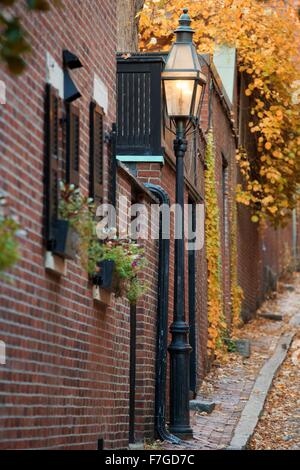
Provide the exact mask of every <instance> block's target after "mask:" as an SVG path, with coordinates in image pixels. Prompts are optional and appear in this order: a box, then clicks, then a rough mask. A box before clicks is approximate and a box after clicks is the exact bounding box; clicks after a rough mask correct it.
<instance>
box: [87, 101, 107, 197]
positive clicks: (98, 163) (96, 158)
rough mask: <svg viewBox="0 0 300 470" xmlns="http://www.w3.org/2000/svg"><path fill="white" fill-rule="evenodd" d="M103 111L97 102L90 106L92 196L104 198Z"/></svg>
mask: <svg viewBox="0 0 300 470" xmlns="http://www.w3.org/2000/svg"><path fill="white" fill-rule="evenodd" d="M103 140H104V136H103V111H102V109H101V108H100V107H99V106H97V105H96V104H95V103H91V107H90V197H92V198H93V199H94V200H95V201H96V202H102V200H103Z"/></svg>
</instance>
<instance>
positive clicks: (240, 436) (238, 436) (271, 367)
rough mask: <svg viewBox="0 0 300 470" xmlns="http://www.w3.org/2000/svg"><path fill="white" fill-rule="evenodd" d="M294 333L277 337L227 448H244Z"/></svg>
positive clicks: (253, 429)
mask: <svg viewBox="0 0 300 470" xmlns="http://www.w3.org/2000/svg"><path fill="white" fill-rule="evenodd" d="M294 335H295V333H291V334H286V335H283V336H281V337H280V338H279V341H278V343H277V346H276V349H275V352H274V354H273V356H272V357H270V359H268V361H267V362H266V363H265V364H264V366H263V367H262V368H261V370H260V372H259V375H258V377H257V379H256V382H255V384H254V387H253V389H252V392H251V394H250V397H249V400H248V402H247V404H246V406H245V408H244V410H243V412H242V414H241V417H240V420H239V422H238V424H237V427H236V428H235V431H234V435H233V437H232V439H231V442H230V444H229V446H228V447H227V450H245V449H246V448H247V445H248V443H249V441H250V439H251V437H252V435H253V433H254V431H255V428H256V425H257V423H258V420H259V418H260V415H261V413H262V411H263V408H264V404H265V401H266V398H267V395H268V392H269V390H270V388H271V385H272V383H273V380H274V377H275V376H276V374H277V371H278V369H279V367H280V366H281V364H282V363H283V361H284V360H285V358H286V355H287V353H288V350H289V347H290V345H291V343H292V340H293V338H294Z"/></svg>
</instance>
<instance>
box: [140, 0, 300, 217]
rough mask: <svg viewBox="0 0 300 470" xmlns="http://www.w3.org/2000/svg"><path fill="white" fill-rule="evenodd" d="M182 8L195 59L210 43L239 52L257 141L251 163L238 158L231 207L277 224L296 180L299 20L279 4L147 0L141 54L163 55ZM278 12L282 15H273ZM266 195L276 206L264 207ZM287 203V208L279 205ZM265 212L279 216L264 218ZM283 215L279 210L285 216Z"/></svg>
mask: <svg viewBox="0 0 300 470" xmlns="http://www.w3.org/2000/svg"><path fill="white" fill-rule="evenodd" d="M184 6H188V7H189V13H190V15H191V18H192V20H193V28H194V29H195V31H196V33H195V35H194V39H195V43H196V45H197V47H198V51H199V52H205V53H208V52H211V51H213V50H214V48H215V44H216V43H218V44H228V45H232V46H233V47H236V48H237V49H238V56H237V67H238V70H239V72H240V73H243V74H244V78H245V83H246V87H245V89H242V91H241V92H242V93H245V95H246V96H247V97H248V101H249V108H250V109H249V113H251V118H250V119H249V121H250V122H249V134H250V133H251V134H252V136H253V139H252V140H253V142H254V139H255V141H256V152H253V155H249V158H247V156H245V154H240V153H238V154H237V157H236V158H237V161H238V162H239V167H240V170H241V174H242V177H243V178H244V180H245V183H246V184H245V186H244V187H245V188H246V189H245V190H244V191H242V190H240V191H238V194H237V200H238V201H239V202H241V203H243V204H246V205H247V206H249V207H250V208H251V209H252V213H253V214H254V215H257V216H258V217H259V218H260V219H261V220H262V219H264V218H267V217H268V218H269V219H270V220H271V221H274V223H275V222H276V223H277V222H278V221H280V220H281V218H282V217H283V219H284V218H285V217H286V215H287V214H288V212H289V210H290V208H292V206H293V204H294V202H293V201H294V198H293V195H294V194H295V192H296V189H297V182H298V181H300V150H299V148H300V108H299V104H297V102H298V101H299V99H298V98H299V96H298V94H299V93H298V89H299V80H300V72H299V70H300V54H299V50H300V29H299V20H298V18H297V16H296V15H295V14H294V12H293V10H292V9H290V8H289V7H288V2H282V1H281V0H275V1H274V2H273V8H272V9H270V8H269V9H267V10H268V11H269V13H267V10H266V8H265V2H261V1H258V0H225V1H224V0H206V2H205V3H204V4H203V3H201V2H198V1H194V0H193V1H192V0H190V1H187V2H186V1H184V0H146V1H145V9H144V10H143V11H142V12H141V14H140V23H139V28H140V37H141V46H142V47H143V49H144V50H151V51H161V50H168V49H169V47H170V38H171V37H172V36H171V33H172V30H174V29H175V28H176V27H177V24H178V16H179V14H180V10H181V9H182V8H183V7H184ZM277 6H279V7H280V14H276V15H275V14H274V13H275V12H276V7H277ZM270 13H272V14H270ZM151 38H155V39H156V41H157V42H156V41H153V40H151ZM155 42H156V43H155ZM295 100H296V101H297V102H296V103H295V102H294V101H295ZM253 179H255V180H257V181H258V183H259V185H260V186H259V189H258V186H257V185H256V183H255V184H254V182H253V181H252V180H253ZM249 183H252V184H249ZM268 196H272V197H273V199H274V201H273V202H270V201H269V202H267V203H266V201H264V198H266V197H268ZM285 200H287V201H289V203H288V207H285V206H284V205H282V204H283V202H282V201H285ZM263 201H264V202H263ZM284 204H285V203H284ZM269 207H275V208H276V207H277V208H279V209H278V210H277V211H276V210H275V209H272V210H271V211H270V210H269ZM281 208H285V210H284V214H283V216H282V213H281ZM214 213H215V212H214Z"/></svg>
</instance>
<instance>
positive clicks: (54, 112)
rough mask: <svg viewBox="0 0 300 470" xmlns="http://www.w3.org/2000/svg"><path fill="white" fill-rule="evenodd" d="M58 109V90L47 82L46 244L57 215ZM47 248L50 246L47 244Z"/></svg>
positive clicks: (51, 236) (49, 238)
mask: <svg viewBox="0 0 300 470" xmlns="http://www.w3.org/2000/svg"><path fill="white" fill-rule="evenodd" d="M59 111H60V99H59V96H58V92H57V90H56V89H54V88H53V87H52V86H51V85H48V84H47V85H46V99H45V140H46V158H45V198H46V204H45V209H46V211H45V212H46V214H45V215H46V217H45V218H46V221H45V228H46V239H47V242H48V245H49V243H50V241H51V240H52V239H53V234H52V225H53V224H52V223H53V220H54V219H55V218H57V216H58V179H59V155H58V154H59ZM49 248H51V247H50V246H49Z"/></svg>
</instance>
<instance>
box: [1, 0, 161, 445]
mask: <svg viewBox="0 0 300 470" xmlns="http://www.w3.org/2000/svg"><path fill="white" fill-rule="evenodd" d="M115 8H116V1H115V0H111V1H106V0H105V1H102V2H99V1H96V0H91V1H89V2H83V1H77V2H76V8H75V7H74V2H73V1H71V0H66V1H64V2H63V8H61V9H59V10H58V9H54V8H53V9H52V10H51V12H49V13H47V14H45V15H42V14H41V15H40V14H30V15H29V14H27V15H26V16H24V26H25V29H26V30H27V31H28V32H29V36H30V41H31V43H32V49H33V52H32V54H31V56H29V59H28V69H27V70H26V72H25V73H24V74H23V75H22V76H21V77H20V78H15V77H9V76H8V75H7V74H6V72H5V71H4V70H1V73H0V78H1V79H2V80H4V81H5V83H6V85H7V104H6V105H5V106H1V109H0V113H1V115H0V118H1V141H0V157H1V172H0V187H1V189H3V190H4V191H5V192H6V193H7V200H8V205H9V206H10V208H11V209H12V210H13V211H14V212H15V213H17V214H18V215H19V218H20V223H21V225H22V227H23V228H24V229H25V230H26V231H27V237H26V239H25V240H24V242H22V259H21V261H20V263H19V264H18V265H17V267H16V268H15V269H14V270H13V271H12V273H11V274H10V280H11V282H10V283H8V282H1V287H0V289H1V291H0V292H1V303H0V311H1V316H0V338H1V340H2V341H5V342H6V346H7V364H6V365H5V366H0V381H1V403H2V405H4V406H3V408H2V413H1V418H0V448H2V449H16V448H28V449H29V448H43V449H46V448H47V449H51V448H58V449H96V448H97V440H98V438H104V441H105V447H106V448H119V447H126V446H127V443H128V422H129V419H128V407H129V315H130V312H129V305H128V303H127V302H126V301H124V300H116V301H113V303H112V305H111V307H110V308H107V310H105V309H103V308H102V307H99V306H96V304H94V302H93V299H92V287H91V285H90V284H89V282H88V278H87V274H86V273H85V272H83V271H82V269H81V268H80V267H79V264H78V263H77V262H70V261H68V262H67V276H65V277H62V278H61V279H57V278H56V277H54V276H53V275H50V274H47V273H46V272H45V268H44V248H43V237H42V230H43V226H42V225H43V224H42V217H43V177H44V176H43V165H44V127H43V126H44V89H45V77H46V52H47V51H48V52H49V53H50V54H51V55H52V56H53V57H54V59H55V60H56V61H57V62H58V64H59V65H60V66H62V50H63V49H69V50H71V51H72V52H74V53H75V54H77V55H78V56H79V58H80V60H81V62H82V64H83V68H82V69H79V70H77V71H76V73H74V81H75V82H76V85H77V87H78V88H79V89H80V91H81V93H82V98H81V99H80V100H78V101H77V103H76V104H77V105H78V106H79V108H80V113H81V129H80V131H81V154H80V159H81V167H80V186H81V189H82V190H83V192H85V193H86V192H87V191H88V155H89V103H90V101H91V98H92V92H93V75H94V73H96V74H97V75H98V76H99V77H100V78H101V79H102V81H103V82H104V83H105V85H106V86H107V88H108V91H109V109H108V114H107V116H105V130H110V129H111V124H112V122H114V121H115V72H116V60H115V50H116V18H115V13H114V11H115ZM16 11H17V12H18V13H21V14H22V15H23V13H24V12H23V10H22V9H21V8H20V9H17V10H16ZM103 24H105V28H103ZM105 159H106V166H105V180H108V165H107V160H108V152H107V146H106V145H105ZM118 187H119V188H122V190H123V191H125V192H126V193H127V194H129V195H130V193H131V183H130V182H129V180H128V181H127V180H126V178H124V177H119V179H118ZM148 254H149V260H150V264H149V268H147V272H146V276H147V277H148V278H149V281H150V282H149V284H150V287H149V293H148V294H147V302H145V303H144V304H141V305H139V306H138V323H139V327H138V332H137V333H138V338H137V341H138V363H137V370H138V372H137V374H138V381H139V382H138V383H137V408H142V407H141V402H142V400H145V401H144V402H145V407H144V409H141V410H140V411H139V412H138V413H137V415H138V422H139V425H140V431H139V436H140V438H141V439H142V438H143V436H144V435H147V436H148V437H149V436H151V435H152V434H153V419H154V418H153V414H154V413H153V407H154V360H155V354H154V345H155V331H154V330H155V316H156V282H157V278H156V275H155V269H154V263H155V256H156V254H157V252H156V246H155V245H153V246H152V247H150V249H149V250H148ZM145 433H146V434H145Z"/></svg>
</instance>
